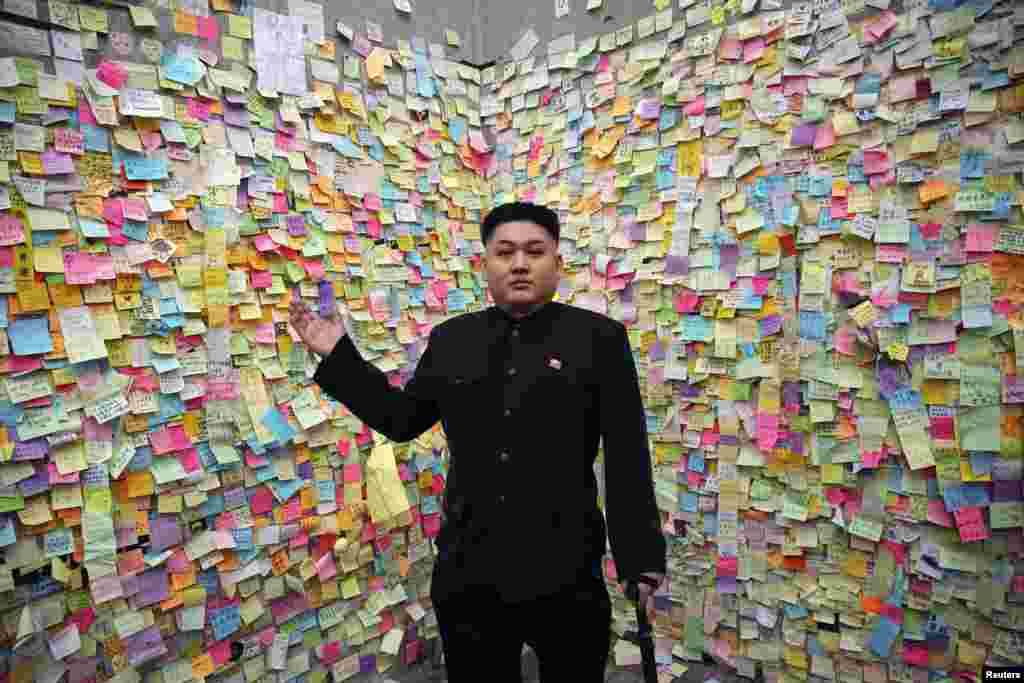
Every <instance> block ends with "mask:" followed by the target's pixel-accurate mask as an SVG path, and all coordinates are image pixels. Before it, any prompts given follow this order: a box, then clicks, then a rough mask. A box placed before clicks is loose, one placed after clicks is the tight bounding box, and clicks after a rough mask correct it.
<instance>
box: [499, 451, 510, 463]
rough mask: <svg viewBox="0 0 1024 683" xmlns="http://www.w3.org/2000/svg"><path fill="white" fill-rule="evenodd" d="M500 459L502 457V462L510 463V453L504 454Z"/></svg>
mask: <svg viewBox="0 0 1024 683" xmlns="http://www.w3.org/2000/svg"><path fill="white" fill-rule="evenodd" d="M500 457H501V461H502V462H508V458H509V455H508V453H502V454H501V456H500Z"/></svg>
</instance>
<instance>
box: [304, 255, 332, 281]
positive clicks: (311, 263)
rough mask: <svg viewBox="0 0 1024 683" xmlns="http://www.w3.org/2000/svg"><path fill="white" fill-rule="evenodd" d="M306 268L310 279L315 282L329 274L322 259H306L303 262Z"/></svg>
mask: <svg viewBox="0 0 1024 683" xmlns="http://www.w3.org/2000/svg"><path fill="white" fill-rule="evenodd" d="M302 265H303V267H304V268H305V269H306V274H307V275H309V277H310V279H312V280H313V281H314V282H316V281H319V280H322V279H324V276H325V275H326V274H327V270H326V269H325V268H324V264H323V262H322V261H319V260H313V259H306V261H305V263H303V264H302Z"/></svg>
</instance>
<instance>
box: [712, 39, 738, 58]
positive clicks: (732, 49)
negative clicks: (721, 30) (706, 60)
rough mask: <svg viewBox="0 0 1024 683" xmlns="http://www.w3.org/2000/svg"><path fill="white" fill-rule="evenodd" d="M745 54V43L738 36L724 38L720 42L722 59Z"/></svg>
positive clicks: (719, 52)
mask: <svg viewBox="0 0 1024 683" xmlns="http://www.w3.org/2000/svg"><path fill="white" fill-rule="evenodd" d="M742 54H743V43H741V42H740V41H739V40H737V39H736V38H722V40H721V42H720V43H719V44H718V55H719V56H720V57H721V58H722V59H739V58H740V57H741V56H742Z"/></svg>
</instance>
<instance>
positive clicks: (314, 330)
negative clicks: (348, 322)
mask: <svg viewBox="0 0 1024 683" xmlns="http://www.w3.org/2000/svg"><path fill="white" fill-rule="evenodd" d="M288 313H289V317H290V319H291V323H292V327H294V328H295V331H296V332H298V333H299V337H300V338H301V339H302V341H303V343H305V344H306V346H307V347H309V349H310V350H311V351H313V352H314V353H317V354H319V355H320V356H327V355H328V354H330V353H331V351H332V350H333V349H334V346H335V345H336V344H337V343H338V341H339V340H340V339H341V338H342V337H344V336H345V323H344V322H343V321H342V319H341V316H340V315H339V314H338V312H337V311H335V312H334V313H333V314H331V315H330V316H328V317H326V318H321V317H320V316H318V315H316V314H314V313H313V312H312V311H310V310H309V309H308V308H307V307H306V304H304V303H303V302H302V300H301V299H300V298H299V297H297V296H293V297H292V302H291V304H290V305H289V306H288Z"/></svg>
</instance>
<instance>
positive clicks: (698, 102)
mask: <svg viewBox="0 0 1024 683" xmlns="http://www.w3.org/2000/svg"><path fill="white" fill-rule="evenodd" d="M683 113H684V114H686V115H687V116H700V115H701V114H703V113H704V96H703V95H701V96H699V97H698V98H697V99H695V100H694V101H693V102H690V103H688V104H687V105H686V106H685V107H683Z"/></svg>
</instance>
